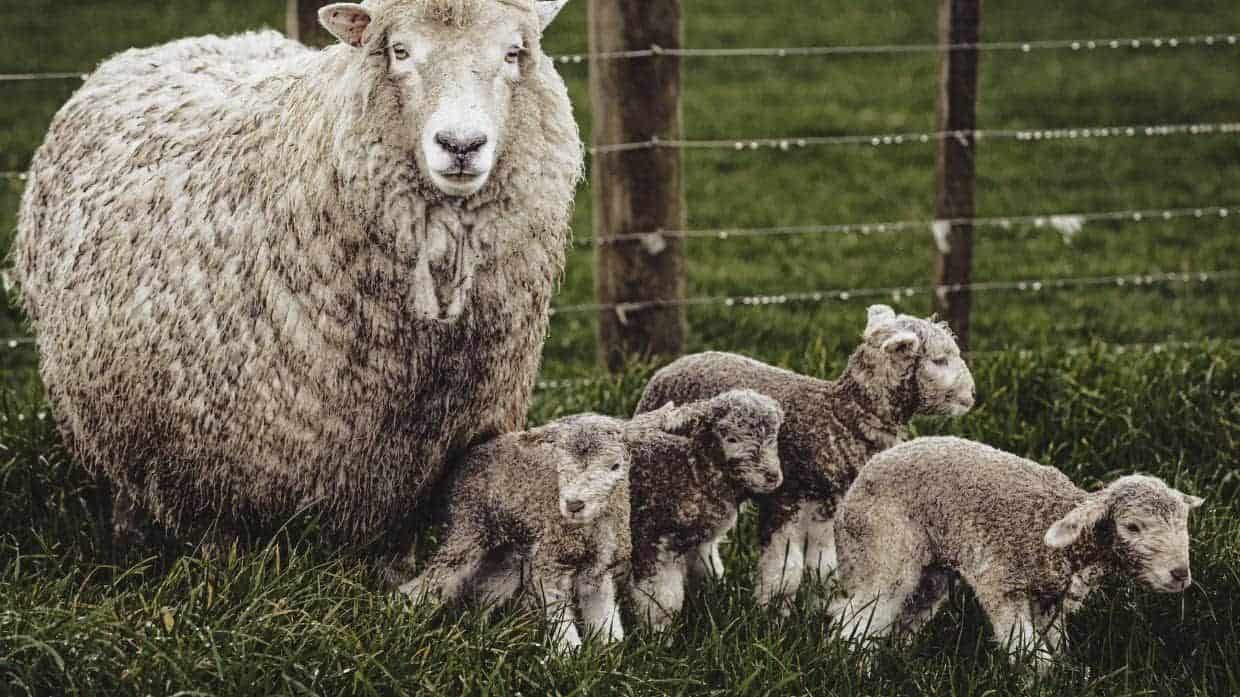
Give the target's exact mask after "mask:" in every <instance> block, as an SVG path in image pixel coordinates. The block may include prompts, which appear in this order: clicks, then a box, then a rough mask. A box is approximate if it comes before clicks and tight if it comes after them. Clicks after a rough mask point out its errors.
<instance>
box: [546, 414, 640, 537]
mask: <svg viewBox="0 0 1240 697" xmlns="http://www.w3.org/2000/svg"><path fill="white" fill-rule="evenodd" d="M560 423H563V424H564V425H565V426H566V427H567V428H566V430H565V431H564V433H563V434H562V435H561V436H560V437H559V438H558V441H557V445H558V448H559V450H560V451H561V452H562V453H563V454H564V455H565V457H561V458H559V460H558V462H557V463H556V474H557V476H558V479H559V492H560V496H559V508H560V515H561V516H562V517H563V518H564V520H565V521H566V522H567V523H569V524H571V525H585V524H588V523H591V522H593V521H594V520H595V519H596V518H597V517H598V516H599V514H600V513H602V512H603V510H604V509H606V508H607V504H608V501H609V500H610V499H611V497H612V494H613V493H615V491H616V489H617V488H618V487H620V486H624V487H627V486H628V475H629V462H630V460H629V452H628V449H627V448H626V447H625V445H624V440H623V439H624V427H623V424H622V422H619V421H617V420H615V419H611V418H608V417H605V416H594V415H587V416H580V417H572V418H571V419H570V420H567V421H563V422H560Z"/></svg>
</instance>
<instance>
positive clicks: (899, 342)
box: [883, 332, 921, 358]
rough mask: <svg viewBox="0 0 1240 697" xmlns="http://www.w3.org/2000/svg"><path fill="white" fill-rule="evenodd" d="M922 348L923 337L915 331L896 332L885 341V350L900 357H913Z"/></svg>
mask: <svg viewBox="0 0 1240 697" xmlns="http://www.w3.org/2000/svg"><path fill="white" fill-rule="evenodd" d="M919 348H921V339H919V338H917V335H916V334H914V333H913V332H896V333H895V335H893V336H892V337H891V338H890V339H887V340H886V341H884V342H883V350H884V351H886V352H887V354H888V355H891V356H896V357H899V358H912V357H913V355H914V354H916V353H917V350H918V349H919Z"/></svg>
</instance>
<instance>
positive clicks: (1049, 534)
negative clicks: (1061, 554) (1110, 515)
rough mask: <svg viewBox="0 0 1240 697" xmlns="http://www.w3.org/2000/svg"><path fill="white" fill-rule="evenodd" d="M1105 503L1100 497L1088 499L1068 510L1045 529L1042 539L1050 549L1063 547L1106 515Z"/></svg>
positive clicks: (1075, 539)
mask: <svg viewBox="0 0 1240 697" xmlns="http://www.w3.org/2000/svg"><path fill="white" fill-rule="evenodd" d="M1106 512H1107V505H1106V502H1105V501H1103V500H1102V499H1101V498H1093V499H1089V500H1088V501H1086V502H1085V503H1082V504H1081V505H1079V506H1077V507H1076V508H1073V509H1072V510H1071V511H1068V514H1067V515H1065V516H1064V517H1062V518H1060V519H1059V520H1057V521H1055V522H1054V523H1053V524H1052V525H1051V526H1050V527H1049V528H1047V529H1046V536H1045V537H1044V538H1043V541H1045V542H1046V546H1047V547H1050V548H1052V549H1063V548H1064V547H1067V546H1068V545H1070V544H1072V543H1073V542H1076V541H1077V539H1078V538H1080V536H1081V533H1082V532H1084V531H1085V530H1086V529H1088V528H1092V527H1093V526H1094V525H1096V524H1097V523H1098V521H1100V520H1102V516H1104V515H1106Z"/></svg>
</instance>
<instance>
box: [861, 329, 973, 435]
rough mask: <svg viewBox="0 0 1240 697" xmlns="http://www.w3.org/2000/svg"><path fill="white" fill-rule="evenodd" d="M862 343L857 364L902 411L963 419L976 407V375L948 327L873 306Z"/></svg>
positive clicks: (909, 414) (908, 414)
mask: <svg viewBox="0 0 1240 697" xmlns="http://www.w3.org/2000/svg"><path fill="white" fill-rule="evenodd" d="M863 340H864V343H863V345H862V346H861V348H860V349H858V351H857V353H856V354H854V360H860V361H861V362H862V363H863V364H864V366H865V371H866V378H865V379H866V380H874V381H877V382H878V383H879V384H878V385H875V386H874V387H875V389H878V390H881V391H882V392H883V393H884V394H885V396H886V398H887V399H888V400H890V401H891V402H892V403H893V405H894V406H896V407H897V409H898V411H901V412H904V413H905V414H906V415H907V416H913V415H916V414H927V415H935V414H938V415H946V416H960V415H962V414H964V413H966V412H968V411H969V409H972V408H973V400H974V397H973V373H972V372H970V371H969V366H967V365H966V364H965V362H964V359H963V358H962V357H961V356H960V347H959V346H957V345H956V338H955V337H954V336H953V335H952V333H951V330H950V329H948V328H947V326H946V325H944V324H942V323H939V322H934V321H932V320H927V319H922V318H920V317H913V316H910V315H896V313H895V311H894V310H892V309H891V308H890V307H888V306H887V305H873V306H871V307H870V308H869V310H868V311H867V322H866V328H865V333H864V335H863Z"/></svg>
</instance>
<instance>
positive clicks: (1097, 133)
mask: <svg viewBox="0 0 1240 697" xmlns="http://www.w3.org/2000/svg"><path fill="white" fill-rule="evenodd" d="M1232 133H1240V122H1222V123H1170V124H1133V125H1127V126H1073V127H1066V128H1042V129H986V128H979V129H973V130H954V131H930V132H925V133H880V134H872V135H840V136H801V137H787V138H771V137H761V138H729V139H722V140H681V139H665V138H661V137H658V136H654V137H652V138H650V139H649V140H641V141H634V142H631V143H613V144H610V145H597V146H594V147H592V148H590V153H591V154H593V155H606V154H612V153H620V152H632V151H634V150H653V149H658V148H670V149H685V150H688V149H717V150H737V151H744V150H762V149H776V150H784V151H788V150H794V149H802V148H808V147H813V146H820V145H873V146H876V147H877V146H882V145H911V144H917V143H930V142H938V141H940V140H950V139H955V140H957V141H959V142H960V144H961V145H963V146H965V147H969V145H970V142H971V141H979V140H1017V141H1024V142H1040V141H1050V140H1075V139H1086V138H1120V137H1128V138H1135V137H1146V138H1156V137H1165V136H1177V135H1188V136H1202V135H1217V134H1232Z"/></svg>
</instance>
